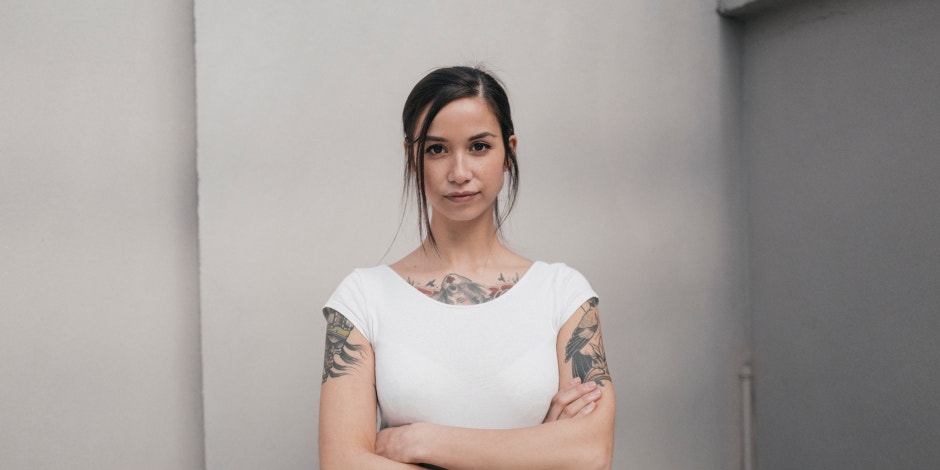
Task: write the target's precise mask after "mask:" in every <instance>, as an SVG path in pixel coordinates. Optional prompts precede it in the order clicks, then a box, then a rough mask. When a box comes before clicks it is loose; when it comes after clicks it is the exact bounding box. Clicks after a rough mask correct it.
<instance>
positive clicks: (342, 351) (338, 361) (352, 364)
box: [322, 307, 363, 383]
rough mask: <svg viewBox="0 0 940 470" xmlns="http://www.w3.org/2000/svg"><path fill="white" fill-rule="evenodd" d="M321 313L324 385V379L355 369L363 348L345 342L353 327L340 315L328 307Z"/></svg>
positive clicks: (324, 381)
mask: <svg viewBox="0 0 940 470" xmlns="http://www.w3.org/2000/svg"><path fill="white" fill-rule="evenodd" d="M323 313H324V314H325V315H326V351H325V352H324V354H323V382H322V383H326V379H328V378H330V377H332V378H334V379H335V378H336V377H341V376H343V375H346V374H348V373H349V369H354V368H356V366H358V365H359V362H360V361H361V360H362V354H363V353H362V348H363V346H362V345H358V344H350V343H349V342H348V341H347V340H348V339H349V334H350V333H352V330H353V329H354V328H355V326H353V324H352V322H350V321H349V320H348V319H346V317H344V316H343V314H342V313H339V312H337V311H336V310H333V309H332V308H329V307H326V308H324V309H323ZM357 356H358V357H357Z"/></svg>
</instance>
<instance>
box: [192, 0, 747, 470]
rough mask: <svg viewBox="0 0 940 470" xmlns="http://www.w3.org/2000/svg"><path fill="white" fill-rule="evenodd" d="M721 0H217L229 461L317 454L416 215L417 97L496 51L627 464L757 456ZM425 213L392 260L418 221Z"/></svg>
mask: <svg viewBox="0 0 940 470" xmlns="http://www.w3.org/2000/svg"><path fill="white" fill-rule="evenodd" d="M714 9H715V5H714V3H713V2H702V1H691V0H687V1H680V0H670V1H663V0H650V1H641V2H631V3H630V4H629V5H627V4H624V3H623V2H617V1H594V2H588V3H578V4H572V3H570V2H563V1H550V2H544V1H537V2H536V1H532V2H511V3H505V2H500V1H475V2H436V1H409V2H371V3H369V4H367V5H363V4H361V3H334V2H305V1H304V2H301V1H284V2H277V3H274V4H263V5H262V4H261V3H258V2H250V1H244V0H242V1H231V0H229V1H221V0H200V1H197V2H196V17H197V18H196V19H197V58H198V63H199V73H198V96H199V106H198V108H199V126H198V127H199V174H200V220H201V246H202V251H201V255H202V287H203V291H202V315H203V345H204V347H203V361H204V376H205V397H206V408H205V411H206V452H207V462H208V468H211V469H226V470H228V469H256V468H312V467H313V466H315V462H316V461H317V448H316V442H317V435H316V426H317V402H318V391H319V385H320V371H321V367H322V354H323V352H322V348H323V337H324V321H323V319H322V316H321V314H320V308H321V306H322V305H323V303H324V302H325V300H326V298H327V297H328V296H329V294H330V292H331V291H332V290H333V289H334V288H335V286H336V285H337V283H338V282H339V281H340V280H341V279H342V278H343V277H344V276H345V275H346V274H347V273H348V272H349V271H350V270H351V269H353V268H354V267H357V266H370V265H374V264H376V263H378V262H380V260H382V259H383V258H382V257H383V253H384V252H385V251H386V248H388V246H389V245H390V244H392V240H393V237H394V235H395V233H396V228H397V226H398V221H399V194H400V190H401V189H400V188H401V186H400V185H401V178H400V175H401V171H402V168H401V164H402V162H401V160H402V156H401V152H402V151H401V139H402V134H401V130H400V128H399V127H400V125H401V124H400V117H399V116H400V113H401V106H402V103H403V102H404V99H405V96H406V95H407V93H408V91H409V90H410V88H411V86H412V85H413V84H414V83H415V82H416V81H417V80H418V79H419V78H420V77H421V76H423V75H424V74H425V73H426V72H427V71H428V70H429V69H431V68H433V67H435V66H441V65H451V64H455V63H474V62H477V61H484V62H486V63H487V64H488V65H489V66H490V67H491V68H492V69H494V70H495V71H496V72H498V73H499V75H501V77H502V78H503V79H504V80H505V81H506V83H507V84H508V88H509V91H510V94H511V99H512V102H513V105H514V114H515V115H516V116H515V118H516V124H517V131H518V135H519V139H520V144H519V145H520V147H519V158H520V162H521V175H522V183H521V196H520V201H519V205H518V206H517V208H516V212H515V213H514V214H513V216H512V218H511V219H510V220H511V223H510V224H509V227H508V230H507V237H508V239H509V242H510V244H511V245H512V246H514V247H515V248H516V249H517V250H519V251H520V252H522V253H523V254H525V255H526V256H529V257H531V258H535V259H543V260H548V261H565V262H567V263H568V264H570V265H573V266H575V267H576V268H578V269H580V270H582V271H583V272H584V273H585V274H586V275H587V276H588V277H589V279H590V280H591V281H592V283H593V284H594V287H595V288H596V290H597V291H598V292H599V293H600V296H601V299H602V300H601V311H602V316H603V321H604V329H605V345H606V347H607V348H608V358H609V361H610V365H611V369H612V373H613V375H614V380H615V382H616V384H617V388H618V397H619V400H620V402H619V405H618V412H619V416H618V427H617V448H616V456H615V458H616V467H617V468H657V469H689V468H701V469H728V468H736V467H737V465H738V463H739V462H738V460H739V457H738V456H739V449H738V443H737V439H738V427H737V414H738V401H737V400H738V397H737V393H736V391H737V385H736V373H737V368H738V366H739V364H740V362H741V361H742V360H743V359H744V351H745V346H746V345H745V342H746V334H745V331H746V320H745V316H744V298H745V296H744V265H745V262H744V255H745V250H744V232H745V230H744V227H743V225H742V224H743V219H742V218H741V217H740V215H741V214H742V213H743V199H742V189H743V188H742V187H743V175H742V170H741V167H740V162H739V159H738V153H737V144H736V143H737V142H738V135H737V127H736V125H737V123H738V121H739V120H738V115H737V110H738V101H737V91H738V82H737V77H738V74H737V66H738V63H737V44H736V42H735V31H734V29H733V27H731V26H730V25H728V24H725V20H722V19H721V18H720V17H718V16H717V15H716V14H715V11H714ZM412 220H413V219H407V220H406V222H405V228H404V229H403V230H402V233H401V235H400V236H399V237H398V241H397V242H396V243H395V244H394V246H392V250H391V253H390V254H389V255H388V256H386V257H385V258H384V262H392V261H394V260H395V259H397V257H398V256H400V255H401V254H403V253H405V252H407V251H409V250H410V249H412V248H413V247H414V246H415V245H416V244H417V240H416V239H415V237H414V235H413V232H414V230H413V229H412Z"/></svg>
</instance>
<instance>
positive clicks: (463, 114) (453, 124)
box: [421, 97, 499, 136]
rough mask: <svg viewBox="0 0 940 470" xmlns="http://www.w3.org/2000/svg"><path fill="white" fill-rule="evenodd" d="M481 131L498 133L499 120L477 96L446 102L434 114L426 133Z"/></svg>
mask: <svg viewBox="0 0 940 470" xmlns="http://www.w3.org/2000/svg"><path fill="white" fill-rule="evenodd" d="M426 113H427V111H425V113H423V114H422V116H421V121H422V122H423V121H424V117H425V116H426V115H427V114H426ZM481 131H489V132H492V133H494V134H497V135H498V132H499V121H498V120H497V119H496V115H495V114H493V110H492V109H491V108H490V106H489V104H487V102H486V101H485V100H483V99H482V98H479V97H470V98H460V99H457V100H454V101H451V102H450V103H447V104H446V105H445V106H444V107H443V108H441V110H440V111H439V112H438V113H437V116H434V120H433V121H431V125H430V126H429V127H428V134H429V135H435V136H437V135H440V134H443V133H460V132H471V133H473V134H476V133H479V132H481Z"/></svg>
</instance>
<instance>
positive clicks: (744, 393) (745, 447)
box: [738, 364, 754, 470]
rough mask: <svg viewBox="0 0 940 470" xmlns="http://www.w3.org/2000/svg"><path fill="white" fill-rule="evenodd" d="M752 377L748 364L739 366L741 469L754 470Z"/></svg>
mask: <svg viewBox="0 0 940 470" xmlns="http://www.w3.org/2000/svg"><path fill="white" fill-rule="evenodd" d="M753 377H754V374H753V372H752V371H751V366H750V365H749V364H744V365H743V366H741V371H740V372H739V373H738V378H739V379H740V380H741V462H742V465H741V468H742V470H754V452H753V435H752V434H751V432H752V430H751V423H752V417H751V412H752V411H753V407H752V404H751V397H752V395H751V393H752V392H751V380H752V378H753Z"/></svg>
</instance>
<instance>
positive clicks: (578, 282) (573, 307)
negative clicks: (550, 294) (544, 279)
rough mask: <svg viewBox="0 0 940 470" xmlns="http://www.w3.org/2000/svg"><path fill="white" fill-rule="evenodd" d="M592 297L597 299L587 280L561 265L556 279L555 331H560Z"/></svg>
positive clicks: (573, 270)
mask: <svg viewBox="0 0 940 470" xmlns="http://www.w3.org/2000/svg"><path fill="white" fill-rule="evenodd" d="M592 297H597V293H596V292H594V289H592V288H591V284H590V283H589V282H588V280H587V278H585V277H584V276H583V275H582V274H581V273H580V272H578V271H577V270H576V269H573V268H570V267H568V266H567V265H564V264H561V265H560V266H559V272H558V275H557V277H556V291H555V299H556V305H557V307H558V308H557V310H556V311H555V312H556V315H555V319H554V322H555V325H554V326H555V331H558V330H560V329H561V327H562V325H564V324H565V322H566V321H568V319H569V318H571V315H572V314H574V312H576V311H577V310H578V308H579V307H581V305H582V304H583V303H584V302H587V301H588V299H591V298H592Z"/></svg>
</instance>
